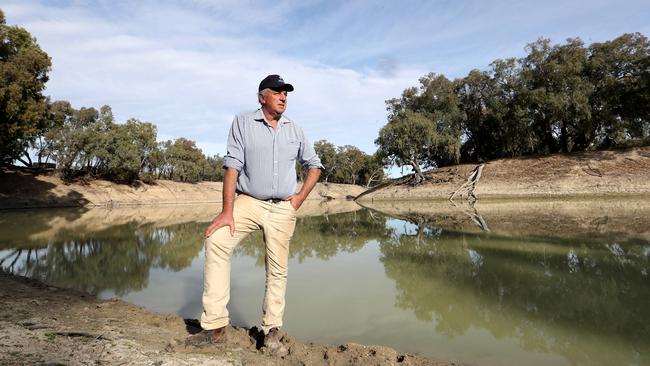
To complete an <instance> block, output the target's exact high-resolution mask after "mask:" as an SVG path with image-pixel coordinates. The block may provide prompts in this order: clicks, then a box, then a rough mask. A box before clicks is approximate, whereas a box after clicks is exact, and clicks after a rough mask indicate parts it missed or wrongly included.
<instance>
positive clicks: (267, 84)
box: [258, 75, 293, 92]
mask: <svg viewBox="0 0 650 366" xmlns="http://www.w3.org/2000/svg"><path fill="white" fill-rule="evenodd" d="M266 88H268V89H273V90H276V91H281V90H286V91H288V92H290V91H293V85H291V84H287V83H285V82H284V80H283V79H282V78H281V77H280V75H269V76H267V77H265V78H264V80H262V82H261V83H260V87H259V89H258V91H262V90H264V89H266Z"/></svg>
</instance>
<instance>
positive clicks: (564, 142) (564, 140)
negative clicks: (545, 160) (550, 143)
mask: <svg viewBox="0 0 650 366" xmlns="http://www.w3.org/2000/svg"><path fill="white" fill-rule="evenodd" d="M567 133H568V132H567V128H566V123H565V122H562V126H561V127H560V145H561V148H562V152H563V153H568V152H569V142H568V140H569V138H568V136H567Z"/></svg>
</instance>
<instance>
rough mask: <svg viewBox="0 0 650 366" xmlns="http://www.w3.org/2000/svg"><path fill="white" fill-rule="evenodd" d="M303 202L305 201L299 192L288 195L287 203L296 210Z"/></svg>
mask: <svg viewBox="0 0 650 366" xmlns="http://www.w3.org/2000/svg"><path fill="white" fill-rule="evenodd" d="M303 202H305V197H302V196H301V195H299V194H295V195H293V196H291V197H289V203H291V206H292V207H293V209H294V210H296V211H298V209H299V208H300V206H302V203H303Z"/></svg>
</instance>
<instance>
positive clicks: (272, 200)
mask: <svg viewBox="0 0 650 366" xmlns="http://www.w3.org/2000/svg"><path fill="white" fill-rule="evenodd" d="M237 194H243V195H244V196H248V197H252V198H255V199H256V200H258V201H263V202H269V203H280V202H282V201H285V200H284V199H282V198H269V199H265V200H261V199H259V198H257V197H253V196H251V195H250V194H246V193H244V192H239V191H237Z"/></svg>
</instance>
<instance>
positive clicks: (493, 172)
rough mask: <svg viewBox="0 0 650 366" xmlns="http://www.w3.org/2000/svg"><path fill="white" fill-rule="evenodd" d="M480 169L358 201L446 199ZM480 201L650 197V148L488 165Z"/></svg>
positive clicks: (438, 174) (455, 171) (439, 173)
mask: <svg viewBox="0 0 650 366" xmlns="http://www.w3.org/2000/svg"><path fill="white" fill-rule="evenodd" d="M475 167H476V165H473V164H472V165H470V164H465V165H457V166H451V167H445V168H441V169H438V170H436V171H435V172H431V173H428V174H427V181H426V182H425V183H424V184H422V185H419V186H416V187H411V186H409V185H399V186H390V187H387V188H383V189H380V190H377V191H375V192H373V193H370V194H367V195H365V196H363V197H362V198H361V199H360V200H362V201H372V200H395V199H397V200H403V199H421V198H431V199H443V198H444V199H446V198H448V197H449V196H450V194H451V193H452V192H454V191H455V190H456V189H458V188H459V187H460V186H461V185H462V184H463V183H464V182H465V181H466V180H467V177H468V176H469V175H470V172H471V171H472V170H473V169H474V168H475ZM475 194H476V195H477V196H478V197H479V198H496V197H509V198H517V197H519V198H521V197H558V196H581V195H650V147H643V148H636V149H629V150H621V151H592V152H581V153H575V154H566V155H559V154H558V155H552V156H545V157H523V158H515V159H500V160H494V161H491V162H488V163H486V164H485V167H484V169H483V175H482V177H481V179H480V181H479V183H478V185H477V188H476V191H475Z"/></svg>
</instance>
